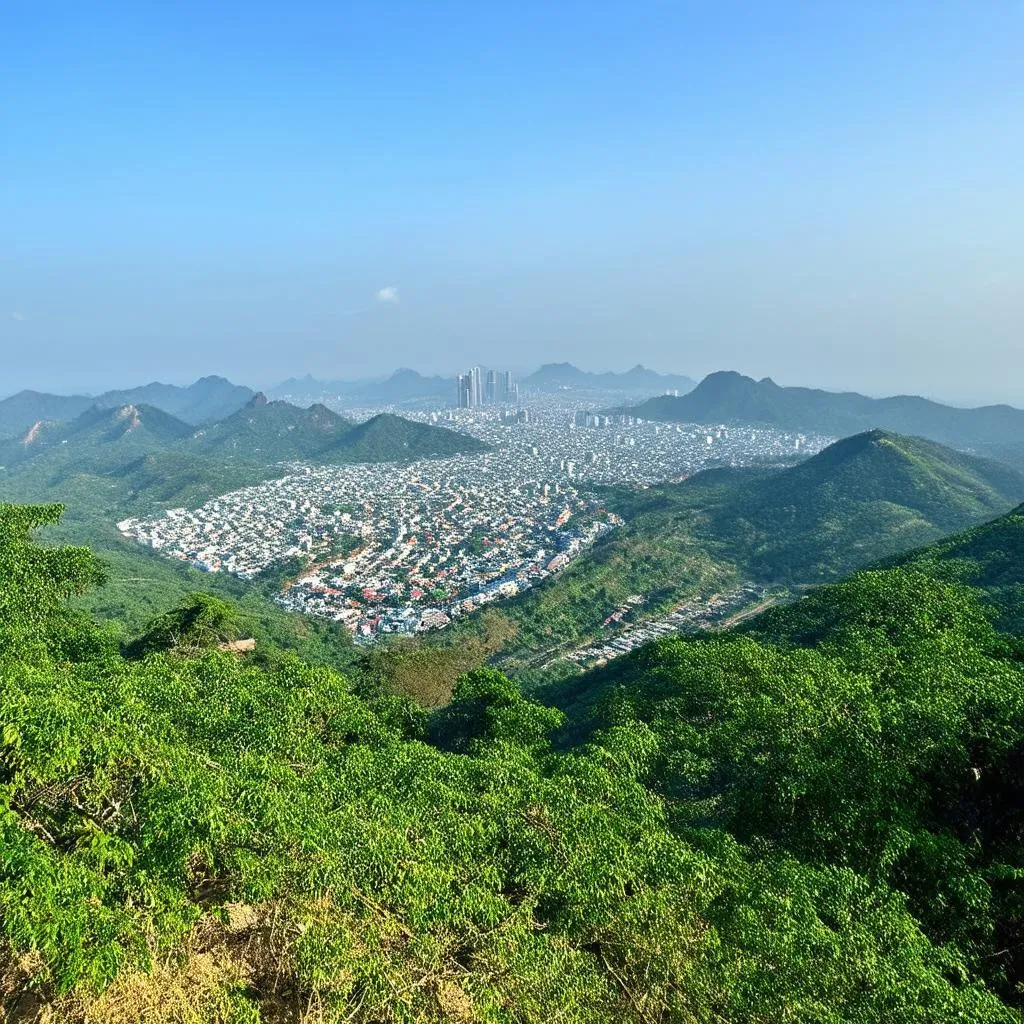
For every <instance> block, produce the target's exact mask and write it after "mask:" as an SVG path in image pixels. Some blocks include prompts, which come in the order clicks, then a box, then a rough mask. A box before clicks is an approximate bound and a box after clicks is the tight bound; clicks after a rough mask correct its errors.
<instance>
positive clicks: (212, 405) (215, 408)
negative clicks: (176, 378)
mask: <svg viewBox="0 0 1024 1024" xmlns="http://www.w3.org/2000/svg"><path fill="white" fill-rule="evenodd" d="M252 396H253V391H252V389H251V388H247V387H244V386H242V385H240V384H232V383H231V381H229V380H226V379H225V378H223V377H203V378H201V379H200V380H197V381H196V382H195V383H194V384H190V385H189V386H188V387H178V386H177V385H175V384H159V383H152V384H145V385H143V386H142V387H138V388H128V389H126V390H120V391H107V392H104V393H103V394H101V395H96V396H92V397H90V396H88V395H50V394H45V393H42V392H39V391H19V392H18V393H17V394H16V395H11V396H10V397H9V398H5V399H4V400H3V401H0V437H14V436H16V435H18V434H21V433H22V432H24V431H26V430H28V429H29V428H30V427H32V426H33V425H34V424H36V423H39V422H40V421H54V420H56V421H62V422H67V421H70V420H73V419H74V418H75V417H76V416H80V415H81V414H82V413H84V412H86V411H87V410H88V409H91V408H93V407H94V406H95V407H96V408H98V409H115V408H118V407H120V406H125V405H135V406H142V405H148V406H151V407H153V408H155V409H159V410H160V411H162V412H165V413H170V414H171V415H172V416H176V417H177V418H178V419H180V420H184V421H185V422H186V423H190V424H193V425H197V424H200V423H205V422H207V421H210V420H216V419H221V418H223V417H225V416H229V415H231V413H233V412H235V411H236V410H237V409H240V408H241V407H242V406H244V405H245V403H246V402H248V401H249V399H251V398H252Z"/></svg>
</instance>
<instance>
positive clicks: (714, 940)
mask: <svg viewBox="0 0 1024 1024" xmlns="http://www.w3.org/2000/svg"><path fill="white" fill-rule="evenodd" d="M58 515H59V508H53V507H48V508H39V507H36V508H15V507H11V506H5V507H0V736H2V744H3V745H2V748H0V749H2V756H0V786H2V787H3V800H4V815H3V818H2V819H0V911H2V912H0V936H2V946H0V979H2V980H0V985H2V986H3V989H2V991H3V1000H4V1004H3V1005H4V1012H5V1013H7V1014H8V1015H11V1016H15V1017H16V1018H17V1019H20V1020H33V1019H35V1020H40V1021H42V1020H44V1019H45V1020H54V1019H56V1020H61V1021H68V1022H83V1024H84V1022H85V1021H92V1022H114V1021H122V1022H127V1021H139V1020H145V1021H164V1022H172V1021H175V1022H178V1021H180V1022H186V1021H188V1022H200V1021H202V1022H211V1024H212V1022H228V1021H233V1022H235V1021H246V1022H255V1021H267V1022H270V1021H274V1022H281V1021H296V1022H298V1021H310V1022H312V1021H325V1022H333V1021H337V1022H341V1021H354V1022H365V1024H369V1022H381V1021H410V1022H411V1021H445V1022H461V1024H467V1022H477V1021H479V1022H510V1024H511V1022H513V1021H515V1022H517V1024H518V1022H538V1024H539V1022H542V1021H544V1022H546V1021H549V1020H551V1019H558V1020H560V1021H564V1022H571V1024H591V1022H601V1021H608V1022H613V1021H614V1022H623V1021H624V1022H631V1021H633V1022H641V1021H643V1022H648V1021H652V1020H658V1021H663V1022H672V1024H694V1022H707V1024H712V1022H715V1024H721V1022H749V1024H754V1022H763V1021H767V1020H792V1021H805V1022H819V1021H820V1022H823V1024H824V1022H829V1024H835V1022H842V1021H850V1022H862V1021H868V1020H870V1021H875V1020H886V1021H889V1020H892V1021H900V1022H921V1024H926V1022H927V1024H935V1022H945V1021H950V1022H952V1021H965V1020H970V1021H972V1022H978V1024H984V1022H997V1021H998V1022H1006V1024H1010V1022H1013V1021H1018V1022H1019V1020H1020V1016H1019V1014H1018V1013H1017V1011H1016V1010H1015V1009H1014V1008H1013V1003H1014V1002H1015V1000H1017V998H1018V997H1019V992H1018V990H1017V988H1016V985H1017V982H1018V981H1019V978H1020V973H1019V968H1020V964H1019V959H1018V957H1019V954H1018V952H1017V951H1019V949H1020V941H1021V936H1020V934H1019V927H1020V920H1021V916H1020V913H1019V910H1020V904H1019V878H1020V876H1021V870H1022V867H1024V865H1022V864H1021V861H1020V840H1021V807H1022V806H1024V800H1022V799H1021V797H1022V796H1024V793H1021V792H1020V788H1019V787H1020V783H1019V772H1018V773H1017V775H1015V774H1014V771H1013V767H1012V766H1013V765H1014V764H1015V763H1016V762H1015V761H1014V758H1019V757H1020V755H1021V737H1022V731H1021V728H1022V717H1021V694H1022V693H1024V686H1022V683H1024V671H1022V654H1021V651H1020V649H1019V647H1015V646H1014V645H1013V644H1012V642H1010V641H1008V640H1007V639H1005V638H1003V637H1001V636H1000V635H999V634H997V633H995V632H994V631H993V630H992V627H991V626H990V625H989V624H988V623H987V621H986V619H985V618H984V616H983V615H982V614H980V613H979V611H978V610H977V607H976V605H975V603H974V600H973V598H972V597H971V596H970V594H969V593H967V592H966V591H962V590H959V589H957V588H955V587H951V586H948V585H944V584H940V583H935V582H930V581H928V580H927V579H926V578H925V577H922V576H919V575H914V574H908V573H906V572H904V571H902V570H891V571H890V572H889V573H881V574H873V575H868V576H865V577H863V578H861V579H859V580H857V581H854V582H853V583H851V584H848V585H845V589H844V588H843V587H840V588H838V589H836V590H834V591H832V592H830V593H829V594H827V595H826V594H824V593H823V594H822V595H821V596H820V598H819V599H818V603H817V604H811V603H805V604H804V606H803V607H802V610H801V615H800V616H798V617H797V619H796V620H794V621H793V622H792V623H790V624H788V625H787V624H786V623H784V622H783V621H782V620H781V619H778V618H776V619H774V620H773V621H772V623H771V624H770V628H768V629H767V630H766V631H765V632H764V634H763V635H759V636H758V637H757V638H755V637H753V636H750V637H736V638H726V639H723V640H719V641H715V642H711V643H693V642H691V643H684V642H676V643H673V644H667V645H659V646H657V647H655V648H653V649H650V650H645V651H644V652H642V654H641V655H640V656H638V657H636V658H633V659H630V660H629V662H628V664H626V665H623V666H622V670H623V674H622V675H621V676H619V677H618V678H613V677H608V676H605V677H602V679H601V680H595V679H592V680H590V682H591V683H592V684H593V685H594V686H596V685H597V684H598V682H600V683H601V684H602V686H603V690H604V694H605V697H604V698H603V699H602V700H601V702H600V710H599V711H598V712H596V713H595V715H594V716H593V717H592V718H591V719H590V721H589V723H588V724H587V725H586V727H585V728H584V729H582V730H581V729H579V728H577V730H576V731H577V732H585V733H586V735H587V737H588V742H586V743H583V744H578V743H576V744H574V743H572V742H571V741H570V740H568V739H567V738H566V740H564V741H563V743H562V745H561V746H560V747H554V746H553V745H552V743H551V740H550V738H551V737H552V736H554V735H556V734H559V733H560V732H561V733H562V735H563V736H567V734H566V732H565V726H566V719H565V716H564V714H563V713H562V712H560V711H558V710H556V709H554V708H552V707H546V706H543V705H540V704H537V703H534V702H531V701H529V700H527V699H525V698H524V697H523V696H522V695H521V693H520V692H519V691H518V690H517V689H516V687H515V686H514V685H513V684H511V683H510V682H509V681H508V680H507V679H505V678H504V677H502V676H501V675H499V674H498V673H495V672H493V671H490V670H481V671H476V672H473V673H470V674H469V675H467V676H465V677H464V678H463V679H462V680H461V681H460V683H459V686H458V688H457V690H456V693H455V699H454V701H453V702H452V704H451V705H450V706H449V707H448V708H446V709H444V710H443V711H441V712H438V713H435V715H433V716H431V717H426V716H425V715H424V714H423V713H422V712H417V711H416V710H415V709H413V708H412V707H411V706H409V705H408V704H406V703H404V702H403V701H400V700H397V699H395V698H392V697H387V696H384V695H374V694H372V693H364V694H360V693H359V692H356V691H355V690H354V689H353V688H352V686H351V685H350V684H349V683H348V682H346V680H345V679H344V678H343V677H342V676H340V675H338V674H336V673H334V672H332V671H330V670H329V669H326V668H311V667H309V666H307V665H304V664H303V663H302V662H300V661H298V660H297V659H295V658H293V657H291V658H290V657H287V656H282V657H280V658H273V659H270V661H269V662H267V663H264V664H261V663H257V662H253V661H252V660H250V659H247V658H246V657H240V656H237V655H234V654H231V653H227V652H222V651H219V650H217V647H216V645H217V644H218V643H220V642H222V641H223V640H224V639H225V638H226V637H229V636H230V635H231V623H230V617H231V613H230V609H225V608H222V607H219V606H217V605H215V604H210V603H209V602H200V603H199V604H198V605H193V606H192V608H191V609H185V610H183V611H182V613H181V614H179V615H175V616H171V617H166V616H165V617H164V618H163V619H162V620H161V621H160V622H158V623H155V624H154V625H153V626H152V627H150V628H149V629H147V630H145V631H144V636H145V637H146V640H145V642H144V643H140V644H137V645H134V646H128V647H125V648H124V649H123V650H122V649H121V647H120V646H119V644H118V642H117V637H116V635H115V634H113V633H112V632H111V630H110V629H109V628H107V627H101V626H98V625H96V624H94V623H93V622H91V621H90V620H88V619H87V618H84V617H82V616H81V615H79V614H76V613H72V612H69V611H68V610H67V609H66V606H65V603H64V602H65V600H66V599H67V597H68V596H69V595H72V594H75V593H80V592H82V591H83V590H85V589H87V588H88V587H90V586H93V585H95V584H96V582H97V581H98V573H97V568H96V565H95V562H94V560H93V558H92V557H91V556H90V554H89V553H88V552H87V551H84V550H81V549H68V548H50V549H40V548H38V547H36V546H35V545H34V544H33V543H32V542H31V540H30V537H29V531H30V530H31V529H32V528H33V527H35V526H38V525H42V524H47V523H54V522H55V520H56V519H57V517H58ZM797 607H798V608H799V607H801V606H797ZM837 609H838V614H836V610H837ZM882 609H884V612H885V615H884V617H883V618H882V619H881V620H879V618H878V615H879V612H880V611H881V610H882ZM801 616H802V617H801ZM811 634H813V635H814V636H815V637H816V642H817V643H818V645H819V648H820V649H819V650H817V651H814V650H804V649H802V648H801V647H800V644H801V638H802V637H805V636H809V635H811ZM936 666H941V671H939V672H936V671H935V667H936ZM570 731H571V730H570ZM851 766H852V770H851Z"/></svg>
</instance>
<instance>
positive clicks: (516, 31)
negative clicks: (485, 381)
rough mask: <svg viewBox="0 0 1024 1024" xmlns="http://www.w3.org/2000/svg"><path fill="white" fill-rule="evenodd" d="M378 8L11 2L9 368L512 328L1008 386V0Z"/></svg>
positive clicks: (668, 362) (175, 369)
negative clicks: (56, 13)
mask: <svg viewBox="0 0 1024 1024" xmlns="http://www.w3.org/2000/svg"><path fill="white" fill-rule="evenodd" d="M392 13H394V14H395V16H391V15H389V14H387V13H386V12H382V11H380V10H378V9H377V8H369V7H362V6H355V7H349V8H346V9H344V10H339V9H336V8H335V7H334V6H333V5H328V4H326V3H321V2H310V3H307V4H304V5H301V6H300V7H299V8H297V9H293V10H290V11H289V12H288V14H287V15H285V14H283V13H282V12H281V11H280V10H279V9H278V8H276V7H275V6H273V5H269V4H260V3H257V4H255V5H251V6H250V7H248V8H247V10H246V18H245V19H243V20H239V19H237V18H236V17H235V16H234V14H233V12H232V11H230V10H227V9H217V10H214V11H211V10H209V9H208V8H207V7H200V6H199V5H198V4H195V3H194V2H186V3H183V4H181V5H176V6H175V7H174V8H173V9H171V8H168V9H162V10H161V9H140V8H139V7H138V6H137V5H131V4H127V3H123V2H122V3H117V2H115V3H114V4H111V5H109V6H108V7H106V8H105V9H104V10H103V11H102V12H99V13H97V12H94V11H85V10H83V9H80V8H78V7H75V6H72V5H66V6H65V7H64V10H63V14H62V16H61V17H53V16H52V13H51V12H49V11H46V10H43V9H39V8H30V7H20V8H18V9H16V10H15V11H14V12H12V15H11V16H10V17H9V19H8V24H7V26H6V29H7V31H6V32H5V33H4V38H3V40H0V55H2V56H3V58H4V66H5V70H6V71H7V74H8V78H9V80H10V81H12V82H14V81H17V82H18V83H19V102H18V104H17V105H15V104H13V103H12V104H8V105H7V107H6V108H5V110H4V111H3V113H2V114H0V125H2V129H3V137H4V139H5V151H6V152H5V159H4V160H3V161H0V183H2V185H3V188H0V215H2V216H3V219H4V224H5V228H6V231H5V236H6V237H5V241H6V244H5V247H4V250H5V265H4V273H3V274H2V275H0V347H2V349H3V351H4V355H5V367H4V369H5V373H4V380H3V382H2V386H3V388H4V390H5V391H16V390H18V389H19V388H21V387H36V388H40V389H43V390H50V391H68V390H71V389H84V390H89V391H96V390H103V389H104V388H105V387H107V386H109V385H110V384H116V383H118V382H119V381H137V380H143V379H145V380H151V379H164V380H174V381H178V380H182V379H184V378H186V377H194V376H196V375H198V373H199V372H213V373H219V374H221V375H224V376H226V377H229V378H232V379H233V378H235V377H240V376H243V375H244V376H246V377H249V378H251V379H252V381H253V383H254V384H256V385H260V384H262V385H263V386H267V385H269V384H270V383H272V382H275V381H280V380H283V379H285V378H287V377H289V376H291V375H293V374H297V375H301V374H302V373H305V372H307V371H308V372H311V373H313V374H314V376H316V377H318V378H321V379H356V378H366V377H375V376H381V375H385V374H386V373H387V371H388V369H389V368H390V367H392V366H395V365H407V366H415V367H417V368H418V369H420V371H421V372H423V373H426V374H434V373H439V372H444V373H445V374H447V373H449V372H450V371H451V370H452V369H453V368H458V367H461V366H465V365H474V364H476V363H478V362H481V361H482V357H486V358H488V359H489V358H491V357H492V355H493V356H494V358H495V360H496V361H497V362H500V363H505V362H507V361H506V360H504V359H501V358H500V355H498V354H500V353H501V352H503V351H505V352H514V353H515V362H517V363H519V364H520V365H521V366H525V365H527V364H532V365H538V364H540V363H542V362H545V361H547V359H548V358H549V353H551V352H558V353H560V355H561V358H564V359H566V360H568V361H571V362H573V363H576V364H577V365H582V366H587V367H591V366H593V367H600V366H612V367H613V366H623V367H624V366H628V365H632V364H634V363H636V362H638V361H639V362H642V363H644V364H645V365H647V366H652V367H655V368H658V369H659V370H660V371H661V372H675V373H683V374H687V375H689V376H692V377H694V378H696V379H699V378H700V377H702V376H705V375H706V374H707V373H708V372H711V371H712V370H714V369H717V368H719V367H721V366H736V367H741V368H742V369H743V370H744V371H745V372H747V373H749V374H750V375H751V376H753V377H755V378H756V379H760V378H761V377H764V376H771V377H773V378H774V379H779V380H784V381H794V382H797V383H800V384H815V385H817V386H822V387H825V388H828V389H830V390H856V391H860V392H862V393H868V394H896V393H910V394H915V393H920V394H926V395H935V396H940V397H942V398H943V400H946V401H956V402H958V403H967V404H978V403H981V402H984V403H989V402H992V401H1006V402H1011V403H1017V404H1021V403H1022V402H1024V394H1022V392H1021V385H1020V384H1019V383H1018V381H1019V380H1020V379H1021V378H1022V376H1024V374H1022V370H1024V356H1022V355H1021V353H1022V351H1024V346H1022V345H1021V344H1020V340H1021V339H1020V326H1019V325H1020V324H1021V322H1024V254H1022V253H1021V250H1020V246H1019V238H1020V237H1021V235H1022V234H1024V221H1022V213H1021V207H1020V204H1019V202H1018V198H1019V182H1018V180H1017V178H1018V175H1017V172H1016V169H1017V168H1018V167H1020V166H1021V165H1022V164H1024V137H1022V136H1021V133H1020V132H1018V131H1016V128H1015V126H1016V123H1017V120H1018V117H1019V111H1020V109H1021V106H1022V105H1024V75H1022V73H1021V67H1020V63H1019V54H1018V52H1017V50H1018V47H1017V45H1016V41H1017V40H1019V39H1020V37H1021V34H1022V30H1024V9H1021V8H1019V7H1017V8H1012V7H1010V6H1009V5H993V6H979V5H974V4H967V3H953V4H950V5H942V6H940V7H938V8H936V7H935V6H934V5H930V4H924V3H922V2H917V0H915V2H912V3H910V4H907V5H900V7H899V8H898V9H891V8H890V7H881V8H873V7H867V8H864V7H857V8H842V9H833V8H827V9H820V8H818V9H806V8H804V7H803V6H802V5H798V4H795V3H791V2H778V3H771V4H768V3H765V4H757V5H753V6H752V7H751V6H749V5H744V7H743V8H742V17H738V16H737V15H738V14H739V13H741V12H740V9H739V8H735V9H734V7H733V6H732V5H725V6H719V7H716V8H715V9H714V10H708V9H705V8H704V7H703V6H701V5H697V4H682V5H666V4H661V3H653V2H650V3H644V4H641V5H639V6H637V5H626V4H625V3H612V4H609V5H602V6H600V7H599V8H594V9H591V10H589V11H588V13H587V17H586V18H585V19H580V18H579V17H577V16H576V15H575V14H574V13H573V12H571V11H568V10H561V9H557V8H554V9H552V8H550V7H549V6H548V5H539V4H533V5H531V4H527V5H525V6H517V7H516V8H515V9H514V11H513V10H511V9H506V8H501V7H498V8H493V7H489V8H486V9H480V8H479V7H478V6H474V5H469V4H465V3H456V4H454V5H451V6H449V7H446V8H445V9H444V10H443V11H441V12H437V11H431V12H426V11H423V12H421V11H417V10H416V9H404V10H402V11H401V12H392ZM43 353H45V356H46V358H45V359H43V358H41V355H42V354H43ZM115 367H116V371H114V372H113V373H112V370H113V368H115ZM112 376H116V378H117V380H116V381H115V380H111V379H110V378H111V377H112Z"/></svg>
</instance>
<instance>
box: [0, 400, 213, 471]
mask: <svg viewBox="0 0 1024 1024" xmlns="http://www.w3.org/2000/svg"><path fill="white" fill-rule="evenodd" d="M192 429H193V428H192V427H191V426H190V425H189V424H188V423H185V422H184V421H182V420H179V419H177V418H176V417H174V416H171V415H169V414H168V413H166V412H163V410H161V409H157V408H155V407H153V406H150V405H121V406H117V407H116V408H113V409H107V408H99V407H97V406H93V407H92V408H90V409H87V410H86V411H85V412H83V413H82V414H81V415H80V416H77V417H75V418H74V419H73V420H71V421H70V422H67V423H60V422H46V421H40V422H37V423H34V424H33V425H32V426H31V427H29V429H28V430H27V431H26V432H25V433H24V435H22V436H21V437H19V438H15V439H11V440H8V441H0V465H5V466H12V465H16V464H18V463H20V462H24V461H26V460H29V459H34V458H36V457H38V456H40V455H44V454H47V453H51V452H52V453H60V454H63V455H65V456H66V457H68V458H72V459H75V460H77V461H79V462H83V461H89V462H95V461H96V460H97V459H110V458H115V459H116V458H121V457H124V456H125V455H128V454H135V453H143V452H148V451H157V450H160V449H163V448H166V447H168V446H169V445H173V444H176V443H177V442H180V441H183V440H184V439H185V438H187V437H189V436H190V435H191V434H192Z"/></svg>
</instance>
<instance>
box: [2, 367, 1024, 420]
mask: <svg viewBox="0 0 1024 1024" xmlns="http://www.w3.org/2000/svg"><path fill="white" fill-rule="evenodd" d="M477 365H480V366H481V367H484V368H490V369H494V368H498V367H499V366H500V364H499V363H493V364H490V363H483V362H481V363H479V364H477ZM549 366H569V367H573V368H575V369H577V370H581V371H583V372H585V373H592V374H602V373H613V374H618V375H623V374H626V373H628V372H629V371H630V370H636V369H643V370H648V371H653V372H655V373H657V374H659V375H661V376H663V377H670V376H671V377H676V376H678V377H690V379H691V380H693V381H694V383H695V384H696V385H698V386H699V385H700V384H702V383H703V382H704V381H705V380H706V379H707V378H708V377H712V376H716V375H719V374H730V373H731V374H738V375H739V376H742V377H747V378H749V379H751V380H754V381H757V382H758V383H761V382H764V381H769V380H770V381H771V382H772V383H774V384H775V385H777V386H778V387H780V388H805V389H809V390H814V391H825V392H829V393H832V394H843V393H856V394H860V395H862V396H864V397H866V398H871V399H882V398H923V399H925V400H927V401H930V402H935V403H938V404H940V405H944V406H948V407H950V408H954V409H973V408H983V407H992V406H998V405H1003V406H1009V407H1011V408H1016V409H1022V410H1024V402H1020V403H1015V402H1013V401H974V402H972V401H969V400H958V399H951V398H948V397H942V396H936V395H928V394H923V393H920V392H907V391H904V392H896V391H892V392H876V393H872V392H868V391H857V390H856V389H850V388H835V387H826V386H823V385H820V384H813V383H805V382H789V381H779V380H777V379H776V378H775V377H773V376H772V375H771V374H768V375H765V376H763V377H755V376H754V375H753V374H749V373H744V372H743V371H742V370H730V369H724V368H722V369H718V370H712V371H710V372H709V373H706V374H702V375H700V376H694V375H691V374H687V373H685V372H683V373H678V372H675V371H664V370H660V369H658V368H657V367H652V366H648V365H646V364H644V363H634V364H632V365H631V366H628V367H626V368H624V369H621V370H617V369H611V370H609V369H604V368H597V369H594V368H592V367H587V366H579V365H577V364H576V363H572V362H569V361H566V360H558V361H553V362H548V363H542V364H540V365H539V366H535V367H533V368H532V369H529V370H525V371H514V376H515V378H516V380H517V381H519V382H521V381H522V380H523V379H524V378H525V377H528V376H530V375H531V374H533V373H535V372H537V371H539V370H542V369H544V368H545V367H549ZM410 371H411V372H412V373H417V374H419V375H420V376H422V377H424V378H430V377H442V378H448V377H450V378H451V380H452V382H453V384H454V382H455V380H456V379H457V376H458V373H460V372H464V371H463V370H456V371H454V372H453V373H450V374H446V373H424V372H423V371H421V370H417V369H416V368H415V367H409V366H400V367H396V368H395V369H393V370H391V371H389V372H387V373H383V374H374V375H368V376H365V377H353V378H349V379H344V378H337V379H333V380H325V379H324V378H321V377H317V376H316V375H315V374H312V373H309V372H307V373H296V374H291V375H290V376H288V377H285V378H281V379H279V380H276V381H273V382H264V383H254V382H252V381H247V380H244V379H241V378H233V377H229V376H226V375H225V374H221V373H203V374H200V375H198V376H195V377H187V376H185V377H179V378H177V379H171V378H153V379H152V380H140V381H135V382H134V383H130V382H129V383H115V384H111V385H109V386H105V387H100V388H94V389H88V388H78V389H75V388H68V389H66V390H62V391H49V390H47V389H45V388H38V387H31V386H28V387H23V388H17V389H15V390H12V391H2V392H0V402H2V401H4V400H5V399H7V398H11V397H13V396H14V395H17V394H20V393H22V392H25V391H30V392H36V393H39V394H53V395H59V396H72V395H78V396H81V397H85V398H95V397H99V396H100V395H102V394H105V393H107V392H109V391H130V390H134V389H136V388H141V387H146V386H148V385H153V384H162V385H169V386H175V387H180V388H187V387H189V386H190V385H192V384H196V383H198V382H199V381H200V380H204V379H207V378H211V377H218V378H222V379H224V380H227V381H228V382H229V383H232V384H237V385H241V386H244V387H247V388H249V389H250V390H251V391H253V392H255V393H257V394H264V395H266V394H267V392H272V391H275V390H277V389H278V388H280V387H281V386H282V385H284V384H285V383H287V382H288V381H289V380H298V381H301V380H303V379H305V378H307V377H309V378H312V379H313V380H314V381H315V382H316V383H318V384H330V383H338V384H341V383H345V384H369V383H375V382H381V381H386V380H389V379H390V378H391V377H393V376H394V375H395V374H398V373H402V372H410ZM273 400H274V401H279V400H280V399H273Z"/></svg>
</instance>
